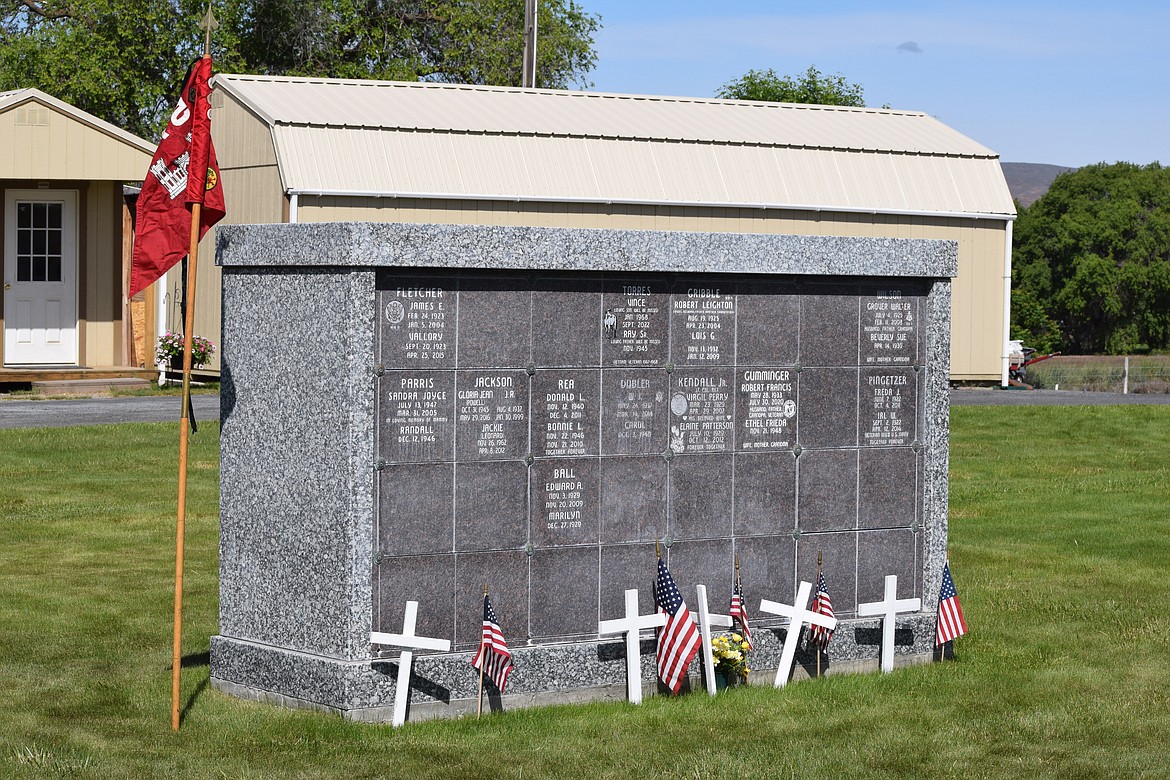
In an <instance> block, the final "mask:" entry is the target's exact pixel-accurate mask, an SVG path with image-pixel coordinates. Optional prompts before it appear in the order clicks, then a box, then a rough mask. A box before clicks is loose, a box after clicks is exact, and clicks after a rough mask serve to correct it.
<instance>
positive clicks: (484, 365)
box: [373, 270, 928, 643]
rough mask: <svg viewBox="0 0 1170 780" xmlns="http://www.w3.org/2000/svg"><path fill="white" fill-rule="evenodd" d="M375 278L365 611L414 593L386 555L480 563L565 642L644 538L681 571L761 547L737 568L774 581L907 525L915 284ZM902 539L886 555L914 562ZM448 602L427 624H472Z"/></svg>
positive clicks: (917, 508) (643, 553)
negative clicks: (750, 567) (371, 542)
mask: <svg viewBox="0 0 1170 780" xmlns="http://www.w3.org/2000/svg"><path fill="white" fill-rule="evenodd" d="M376 286H377V291H376V306H377V311H378V317H377V331H376V334H375V352H376V354H375V362H376V364H377V367H378V370H377V372H376V374H377V378H376V383H375V394H374V398H375V419H376V425H375V431H374V437H375V446H376V451H377V453H378V459H379V471H378V479H377V495H378V499H377V502H376V506H377V512H376V517H375V529H376V538H377V547H378V556H377V563H376V567H375V568H376V571H375V576H374V578H373V582H374V588H375V601H376V603H378V604H382V605H386V604H391V603H396V602H398V601H402V600H404V599H406V598H409V597H410V593H408V592H407V591H406V590H404V589H403V588H402V578H401V577H400V576H399V575H397V574H394V573H393V572H395V571H397V567H398V564H397V563H396V561H397V560H398V559H400V558H401V559H403V560H405V559H407V558H409V559H410V560H411V561H414V562H415V563H416V564H417V562H418V561H419V560H424V559H425V560H426V561H430V562H434V561H435V560H438V559H442V560H443V563H442V566H441V567H439V568H441V570H442V571H444V572H446V571H455V572H457V573H458V575H457V577H456V580H457V582H460V583H462V582H464V581H465V580H468V577H470V576H471V574H469V572H479V571H480V569H483V566H484V561H490V562H492V565H493V566H496V565H499V566H502V567H503V568H504V569H506V571H500V572H489V571H487V570H486V569H485V570H484V573H485V574H490V576H492V577H497V576H498V577H499V578H500V582H501V586H500V587H501V588H507V589H509V590H510V591H517V590H518V589H519V590H522V591H524V593H525V594H526V595H527V598H526V599H520V600H519V601H518V602H517V603H515V604H510V605H509V609H510V610H511V611H512V613H513V614H515V615H516V618H517V620H516V623H515V624H516V625H522V626H523V627H524V629H523V630H524V631H526V632H527V636H526V637H523V638H522V639H526V640H533V641H539V640H545V639H573V638H579V637H582V636H588V635H589V634H590V633H591V631H592V630H594V628H595V626H596V621H597V620H598V619H599V618H600V617H601V611H602V610H601V609H600V606H599V605H602V604H606V605H608V604H610V603H611V602H612V601H613V600H614V598H615V596H614V594H615V593H617V592H618V591H617V590H615V587H616V586H614V585H613V582H612V581H611V580H613V576H616V575H614V572H615V571H617V570H618V569H620V568H621V567H622V566H624V565H625V564H623V563H621V562H622V561H627V562H628V561H638V562H639V565H642V564H644V565H645V567H646V571H652V564H653V543H654V542H655V541H661V542H662V543H663V544H664V554H665V555H666V556H668V559H669V560H670V562H671V564H672V567H673V568H676V576H680V573H681V574H682V575H685V579H686V580H687V582H688V587H691V586H692V585H693V584H692V581H693V582H705V583H708V584H710V585H714V584H716V583H722V582H725V581H727V577H728V573H729V572H730V571H731V570H732V566H733V562H734V556H735V554H736V553H737V552H740V553H742V554H743V556H744V558H745V560H749V561H750V560H755V558H756V557H757V556H759V555H762V554H763V552H764V551H766V552H767V555H768V556H769V560H771V558H772V557H778V559H783V560H784V561H787V562H785V563H784V564H783V566H781V567H780V568H781V569H783V571H781V570H779V569H776V567H774V566H772V565H771V564H770V563H769V567H770V568H769V571H768V572H767V574H766V575H765V574H764V573H762V572H760V573H752V574H751V575H750V576H752V577H756V576H759V577H764V576H766V577H767V582H768V583H769V587H773V588H774V589H779V590H780V591H783V590H786V589H790V588H792V587H794V574H793V572H794V569H795V563H793V561H795V557H794V556H796V555H798V554H799V555H801V556H803V555H805V554H806V553H805V550H806V548H808V547H810V546H816V545H817V544H818V543H820V542H823V543H824V546H825V547H826V548H827V549H834V550H835V549H837V548H838V547H841V548H846V547H849V548H850V549H852V550H854V551H855V550H856V549H858V545H859V544H861V535H863V534H865V533H870V534H871V536H872V532H873V531H875V530H882V529H899V531H900V533H902V534H909V535H910V536H907V538H911V537H912V536H913V534H915V533H917V529H918V526H919V523H920V519H921V518H922V515H923V508H922V498H921V496H922V491H921V484H922V480H923V475H922V457H921V454H920V453H921V441H920V438H921V434H920V431H921V429H922V422H921V402H920V399H921V396H922V387H923V386H924V385H923V382H922V369H923V364H922V359H923V355H924V352H925V350H924V347H923V342H924V335H923V334H924V329H923V325H922V322H923V320H924V313H925V301H926V293H927V289H928V288H927V285H926V284H925V283H922V282H914V281H907V280H901V281H899V282H898V283H896V284H894V283H889V282H886V281H884V280H868V279H860V280H858V279H846V280H842V281H839V282H827V281H817V282H815V283H807V282H804V281H801V280H799V279H796V278H792V277H779V276H768V277H749V276H722V275H708V276H698V277H696V276H693V275H673V274H665V273H664V274H629V275H625V276H616V275H610V274H601V273H596V274H590V273H576V274H573V273H565V274H560V275H555V276H552V275H550V276H542V275H540V274H529V275H520V274H516V273H513V272H498V273H491V272H486V271H476V272H474V273H466V274H463V275H460V274H458V273H455V272H452V273H450V274H445V275H434V274H431V273H428V272H411V271H391V270H383V271H380V272H379V273H378V276H377V285H376ZM867 538H869V537H867ZM872 538H878V537H876V536H872ZM882 538H883V539H884V538H885V537H882ZM897 538H898V540H899V542H898V544H892V543H891V544H889V545H886V547H885V548H883V549H887V548H888V550H889V553H888V554H890V555H898V554H900V553H899V551H900V550H902V549H903V548H905V549H907V550H910V551H911V552H910V553H909V555H910V558H911V559H910V560H908V561H904V562H902V563H903V564H905V565H906V566H912V565H913V563H914V561H913V556H914V555H916V553H915V552H914V550H915V549H916V548H915V547H914V545H912V544H903V543H902V542H901V541H900V540H901V539H902V537H901V536H898V537H897ZM850 539H851V540H852V541H851V542H850V541H848V540H850ZM818 540H820V542H818ZM830 543H831V544H830ZM855 554H856V553H855V552H854V553H851V554H850V555H851V556H855ZM420 556H424V557H425V558H420ZM412 565H414V564H412ZM834 565H842V564H841V562H834ZM850 565H852V563H851V564H850ZM899 565H902V564H899ZM599 567H600V568H599ZM488 568H489V569H490V568H491V567H488ZM599 572H600V574H601V575H604V576H600V575H599ZM479 576H480V575H479V574H478V573H477V574H475V577H479ZM599 576H600V579H599ZM475 577H473V579H474V578H475ZM639 577H641V575H639ZM432 579H433V582H434V585H435V587H440V588H443V587H451V585H450V582H451V580H450V578H449V577H447V578H446V579H444V578H432ZM642 579H645V578H644V577H641V579H637V582H641V581H642ZM468 581H469V580H468ZM631 581H634V580H631ZM564 582H572V588H570V589H567V590H566V589H564V588H563V587H561V586H559V585H554V583H564ZM623 582H624V580H623ZM464 584H465V583H464ZM456 587H457V586H456ZM619 590H620V589H619ZM553 591H557V592H562V591H564V592H568V591H571V592H572V594H573V596H572V598H571V599H567V600H566V602H565V604H564V605H562V607H563V608H562V607H556V605H555V604H554V603H553V601H550V599H553V597H552V596H550V595H549V594H550V593H551V592H553ZM619 595H620V594H619ZM688 595H689V594H688ZM467 598H468V595H467V594H466V593H459V594H446V595H444V596H442V597H441V598H440V597H436V598H435V599H434V600H433V601H432V604H433V609H434V610H436V611H438V613H439V614H437V615H431V616H429V617H428V620H430V621H432V622H433V624H434V625H436V626H459V631H460V632H466V631H468V630H471V629H469V628H467V627H468V626H471V625H472V623H473V622H474V621H473V620H472V619H471V617H469V615H470V612H467V613H466V614H464V613H465V611H466V610H465V607H466V601H467ZM834 598H835V599H836V595H835V596H834ZM842 599H843V603H848V604H852V603H855V597H854V594H852V593H850V594H848V595H844V594H843V595H842ZM553 600H555V599H553ZM455 604H459V605H461V606H460V607H459V609H460V613H459V614H458V615H456V614H455V612H454V610H455V606H454V605H455ZM554 607H555V608H554ZM500 608H502V605H501V607H500ZM467 609H470V608H469V607H468V608H467ZM521 613H522V614H521ZM395 615H396V613H395V612H394V611H393V610H387V609H386V608H380V609H379V610H377V611H375V615H374V619H375V626H374V628H375V630H387V631H390V630H392V629H393V626H392V625H390V624H386V623H385V620H386V619H389V618H392V617H393V616H395ZM761 620H763V618H761ZM764 622H767V621H766V620H765V621H764ZM439 633H440V634H442V632H441V631H440V632H439ZM450 638H451V639H452V640H453V641H457V642H459V643H465V642H466V641H467V639H466V637H465V636H462V635H461V636H459V637H450ZM517 639H518V640H520V639H521V637H518V638H517Z"/></svg>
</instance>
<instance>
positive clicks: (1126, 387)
mask: <svg viewBox="0 0 1170 780" xmlns="http://www.w3.org/2000/svg"><path fill="white" fill-rule="evenodd" d="M1024 381H1025V382H1027V383H1028V384H1030V385H1032V386H1033V387H1035V388H1037V389H1041V390H1088V391H1095V392H1106V393H1170V355H1140V356H1130V357H1125V356H1120V355H1109V356H1088V355H1085V356H1079V355H1070V356H1060V357H1054V358H1049V359H1048V360H1044V361H1041V362H1039V363H1033V364H1032V365H1030V366H1028V371H1027V376H1026V378H1025V379H1024Z"/></svg>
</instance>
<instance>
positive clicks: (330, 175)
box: [169, 75, 1015, 382]
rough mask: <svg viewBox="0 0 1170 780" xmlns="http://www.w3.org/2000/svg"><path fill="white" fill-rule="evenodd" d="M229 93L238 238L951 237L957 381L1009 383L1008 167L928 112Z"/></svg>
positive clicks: (594, 97) (209, 309) (223, 112)
mask: <svg viewBox="0 0 1170 780" xmlns="http://www.w3.org/2000/svg"><path fill="white" fill-rule="evenodd" d="M216 87H217V88H216V91H215V93H214V95H213V102H212V104H213V106H214V108H213V121H212V127H213V132H214V135H215V143H216V150H217V153H218V156H219V162H220V166H221V172H222V176H223V182H224V186H225V195H226V198H227V206H228V218H227V219H228V221H231V222H236V223H252V222H324V221H373V222H431V223H472V224H501V225H533V226H557V227H582V228H619V229H634V230H637V229H654V230H680V231H715V232H734V233H788V234H811V235H841V236H878V237H893V238H901V237H907V238H941V239H951V240H954V241H957V242H958V245H959V275H958V278H957V279H956V282H955V287H954V310H953V323H954V325H953V334H952V335H953V339H952V358H951V366H952V369H951V370H952V379H954V380H956V381H980V382H993V381H1001V380H1002V379H1003V378H1004V372H1005V371H1006V363H1005V359H1004V355H1005V343H1006V336H1007V328H1006V326H1007V309H1008V305H1007V302H1008V298H1009V295H1010V286H1009V280H1010V248H1011V225H1012V220H1013V219H1014V218H1015V208H1014V205H1013V202H1012V198H1011V195H1010V194H1009V192H1008V188H1007V184H1006V182H1005V181H1004V177H1003V173H1002V171H1001V169H1000V165H999V158H998V155H996V153H995V152H993V151H991V150H989V149H987V148H986V147H984V146H982V145H980V144H978V143H976V142H975V141H973V140H971V139H969V138H967V137H965V136H963V135H961V134H960V133H958V132H956V131H954V130H952V129H951V128H949V127H947V126H946V125H944V124H942V123H941V122H939V121H937V120H936V119H934V118H932V117H930V116H928V115H926V114H923V113H919V112H910V111H895V110H888V109H868V108H845V107H831V106H812V105H790V104H777V103H759V102H741V101H728V100H714V99H701V98H664V97H647V96H636V95H614V94H600V93H588V92H568V91H549V90H536V89H518V88H499V87H479V86H465V85H446V84H424V83H397V82H376V81H343V80H324V79H305V78H278V77H268V76H240V75H219V76H217V77H216ZM208 251H210V246H209V247H208ZM204 267H206V268H207V271H206V276H205V275H204V272H203V271H201V273H200V282H199V285H200V290H201V291H202V292H201V293H200V294H199V301H198V308H197V312H198V317H199V319H200V322H201V324H200V325H199V327H198V329H199V330H200V332H201V334H202V335H209V336H212V334H213V332H214V333H215V334H218V325H217V324H218V321H219V284H218V278H217V276H216V274H217V272H218V269H214V268H211V267H210V264H204ZM169 286H170V287H172V288H173V287H174V285H173V284H172V285H169ZM212 337H213V338H216V336H212Z"/></svg>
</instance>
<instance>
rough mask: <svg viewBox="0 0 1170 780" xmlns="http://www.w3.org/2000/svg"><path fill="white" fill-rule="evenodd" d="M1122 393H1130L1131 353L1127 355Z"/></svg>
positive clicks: (1122, 379)
mask: <svg viewBox="0 0 1170 780" xmlns="http://www.w3.org/2000/svg"><path fill="white" fill-rule="evenodd" d="M1121 394H1122V395H1129V355H1126V356H1125V373H1124V374H1122V378H1121Z"/></svg>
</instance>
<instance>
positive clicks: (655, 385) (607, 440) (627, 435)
mask: <svg viewBox="0 0 1170 780" xmlns="http://www.w3.org/2000/svg"><path fill="white" fill-rule="evenodd" d="M668 379H669V375H668V374H667V373H666V372H665V371H663V370H662V369H636V368H632V369H624V368H614V369H608V370H606V371H605V372H604V373H603V379H602V389H601V403H602V409H601V452H602V454H603V455H649V454H660V453H661V452H662V451H663V450H664V449H666V434H667V428H668V426H669V424H670V421H669V419H668V416H669V408H668V407H669V404H668V400H669V396H668V394H667V386H668Z"/></svg>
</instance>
